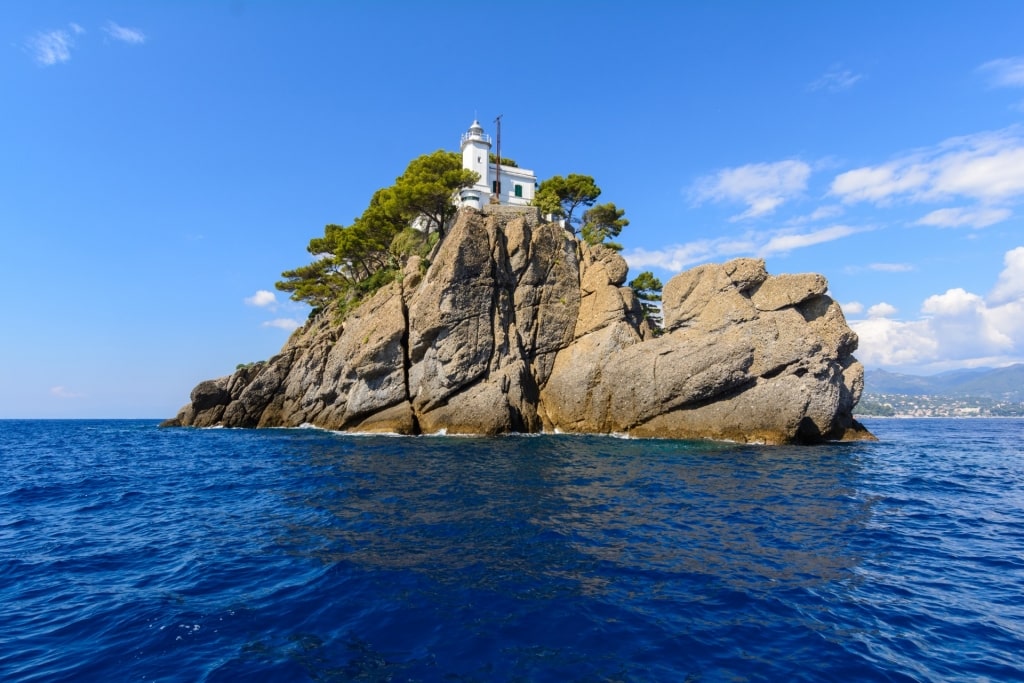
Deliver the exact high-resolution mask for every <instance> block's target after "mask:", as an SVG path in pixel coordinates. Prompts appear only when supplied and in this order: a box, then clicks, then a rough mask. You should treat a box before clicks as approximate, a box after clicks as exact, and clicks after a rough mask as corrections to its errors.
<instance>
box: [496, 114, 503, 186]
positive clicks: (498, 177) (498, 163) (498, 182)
mask: <svg viewBox="0 0 1024 683" xmlns="http://www.w3.org/2000/svg"><path fill="white" fill-rule="evenodd" d="M501 117H502V114H498V118H496V119H494V123H496V124H497V125H498V130H497V137H498V151H497V154H496V155H495V156H496V157H497V159H496V160H495V162H494V194H495V195H496V196H497V197H498V203H499V204H501Z"/></svg>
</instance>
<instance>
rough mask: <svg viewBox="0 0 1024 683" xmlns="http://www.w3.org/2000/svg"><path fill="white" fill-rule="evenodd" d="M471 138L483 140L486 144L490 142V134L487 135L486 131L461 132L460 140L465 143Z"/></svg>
mask: <svg viewBox="0 0 1024 683" xmlns="http://www.w3.org/2000/svg"><path fill="white" fill-rule="evenodd" d="M473 138H475V139H478V140H483V141H484V142H486V143H487V144H488V145H489V144H491V136H490V135H488V134H487V133H463V134H462V142H463V143H465V142H466V141H467V140H470V139H473Z"/></svg>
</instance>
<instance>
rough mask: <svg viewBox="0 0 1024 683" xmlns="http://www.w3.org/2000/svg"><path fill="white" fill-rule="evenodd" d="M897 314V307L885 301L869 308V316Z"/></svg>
mask: <svg viewBox="0 0 1024 683" xmlns="http://www.w3.org/2000/svg"><path fill="white" fill-rule="evenodd" d="M894 315H896V307H895V306H893V305H892V304H887V303H885V302H884V301H883V302H881V303H877V304H875V305H874V306H872V307H871V308H869V309H868V317H869V318H891V317H892V316H894Z"/></svg>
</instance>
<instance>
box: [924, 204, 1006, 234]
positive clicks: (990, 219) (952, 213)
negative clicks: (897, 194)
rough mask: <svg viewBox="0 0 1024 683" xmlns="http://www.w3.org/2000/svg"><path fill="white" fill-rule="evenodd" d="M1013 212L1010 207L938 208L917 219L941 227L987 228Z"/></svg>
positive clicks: (925, 223)
mask: <svg viewBox="0 0 1024 683" xmlns="http://www.w3.org/2000/svg"><path fill="white" fill-rule="evenodd" d="M1012 214H1013V212H1012V211H1010V210H1009V209H993V208H980V209H973V210H972V209H963V208H951V209H937V210H935V211H932V212H931V213H930V214H928V215H927V216H925V217H924V218H922V219H921V220H919V221H917V225H933V226H936V227H939V228H964V227H967V228H975V229H980V228H987V227H988V226H990V225H995V224H996V223H999V222H1001V221H1005V220H1006V219H1007V218H1009V217H1010V216H1011V215H1012Z"/></svg>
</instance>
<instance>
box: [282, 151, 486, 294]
mask: <svg viewBox="0 0 1024 683" xmlns="http://www.w3.org/2000/svg"><path fill="white" fill-rule="evenodd" d="M477 178H478V175H477V174H476V173H475V172H473V171H469V170H466V169H464V168H462V159H461V157H460V156H459V155H458V154H456V153H454V152H445V151H443V150H438V151H436V152H434V153H432V154H426V155H423V156H420V157H418V158H416V159H413V160H412V161H411V162H410V163H409V165H408V167H407V168H406V169H405V172H404V173H403V174H402V175H400V176H398V178H396V179H395V184H394V185H392V186H391V187H386V188H382V189H380V190H377V191H376V192H375V193H374V194H373V197H372V198H371V199H370V204H369V206H367V207H366V210H365V211H363V213H362V215H360V216H359V217H357V218H356V219H355V220H354V221H353V222H352V224H351V225H348V226H342V225H336V224H333V223H332V224H328V225H327V226H326V227H325V228H324V235H323V237H314V238H313V239H311V240H310V241H309V245H308V246H307V247H306V249H307V251H309V253H310V254H312V255H313V256H314V257H315V258H316V260H314V261H313V262H312V263H309V264H306V265H304V266H299V267H298V268H295V269H292V270H287V271H285V272H284V273H282V274H281V275H282V277H284V279H283V280H281V281H279V282H277V283H276V285H275V286H276V287H277V289H279V290H281V291H283V292H290V293H291V298H292V300H294V301H303V302H306V303H308V304H309V305H310V306H312V307H313V314H316V313H317V312H319V311H321V310H324V309H326V308H328V307H330V306H332V305H337V306H338V307H339V308H340V309H341V310H342V311H344V310H346V309H348V308H350V307H351V306H352V304H354V303H355V302H357V301H359V300H360V299H361V298H362V297H364V296H365V295H366V294H370V293H373V292H374V291H376V290H377V289H379V288H380V287H382V286H384V285H385V284H387V283H388V282H391V281H392V280H393V279H394V278H395V276H396V275H397V273H398V272H400V270H401V268H402V266H403V265H404V263H405V261H406V260H408V258H409V257H410V256H413V255H425V254H426V253H427V252H429V250H430V248H431V247H432V246H433V245H434V244H436V242H437V239H438V238H439V237H440V236H442V235H443V233H444V230H445V226H447V225H448V223H449V222H450V221H451V219H452V217H453V216H454V215H455V206H454V204H453V203H452V196H453V194H454V193H455V192H457V191H458V190H460V189H462V188H464V187H469V186H470V185H472V184H473V183H474V182H476V180H477ZM417 220H418V221H420V225H421V226H422V227H423V228H424V229H425V231H421V230H414V229H412V228H410V227H409V226H410V225H412V224H413V222H414V221H417Z"/></svg>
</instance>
